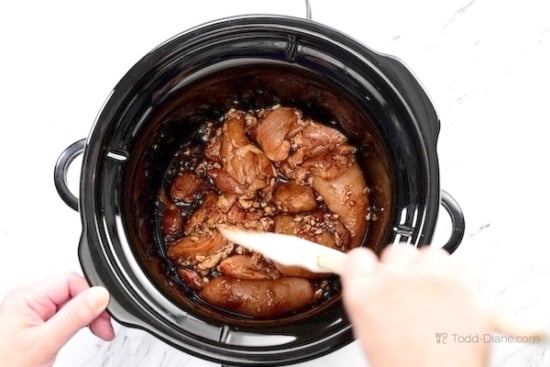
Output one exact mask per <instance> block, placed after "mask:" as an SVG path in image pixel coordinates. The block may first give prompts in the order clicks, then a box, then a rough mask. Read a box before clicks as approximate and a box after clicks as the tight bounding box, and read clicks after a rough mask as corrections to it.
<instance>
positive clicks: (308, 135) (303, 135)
mask: <svg viewBox="0 0 550 367" xmlns="http://www.w3.org/2000/svg"><path fill="white" fill-rule="evenodd" d="M346 141H347V139H346V137H345V136H344V135H343V134H342V133H341V132H339V131H338V130H336V129H333V128H331V127H328V126H325V125H322V124H319V123H316V122H312V121H309V122H308V125H307V126H306V127H305V128H304V129H303V130H302V131H301V132H299V133H298V134H297V135H296V136H295V137H294V138H293V139H292V141H291V143H292V152H291V154H290V156H289V157H288V159H287V160H285V161H284V162H281V165H280V170H281V172H282V173H283V174H284V175H285V177H288V178H291V179H294V180H296V181H298V182H307V179H308V178H309V177H310V176H320V177H323V178H325V179H333V178H335V177H337V176H338V175H340V174H342V173H343V172H344V171H345V170H346V169H347V168H348V167H349V166H351V164H352V163H353V159H354V158H353V153H355V150H356V149H355V148H354V147H353V146H351V145H347V144H345V143H346Z"/></svg>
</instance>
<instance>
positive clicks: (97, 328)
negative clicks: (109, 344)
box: [90, 311, 115, 341]
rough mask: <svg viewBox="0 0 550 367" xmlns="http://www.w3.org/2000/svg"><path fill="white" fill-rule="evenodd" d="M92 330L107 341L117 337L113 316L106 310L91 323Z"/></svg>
mask: <svg viewBox="0 0 550 367" xmlns="http://www.w3.org/2000/svg"><path fill="white" fill-rule="evenodd" d="M90 330H91V332H92V333H93V334H94V335H95V336H97V337H98V338H101V339H103V340H105V341H111V340H113V339H114V337H115V332H114V330H113V324H112V322H111V316H109V314H108V313H107V312H105V311H104V312H102V313H101V314H100V315H99V316H98V317H97V318H96V319H95V320H94V321H92V322H91V323H90Z"/></svg>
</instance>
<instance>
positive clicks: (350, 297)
mask: <svg viewBox="0 0 550 367" xmlns="http://www.w3.org/2000/svg"><path fill="white" fill-rule="evenodd" d="M377 266H378V259H377V257H376V255H375V254H374V253H373V252H372V251H370V250H368V249H365V248H356V249H353V250H351V251H350V252H349V253H348V254H347V256H346V262H345V263H344V269H343V272H342V275H341V279H342V284H343V290H342V296H343V300H344V304H345V306H346V308H347V310H348V313H349V314H350V315H352V316H354V315H357V314H358V313H360V312H361V310H362V308H363V305H364V302H365V299H364V296H365V294H366V293H368V290H369V288H370V287H372V286H373V282H372V276H373V274H375V271H376V268H377Z"/></svg>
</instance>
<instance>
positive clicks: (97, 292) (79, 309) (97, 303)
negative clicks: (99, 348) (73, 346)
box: [41, 287, 113, 351]
mask: <svg viewBox="0 0 550 367" xmlns="http://www.w3.org/2000/svg"><path fill="white" fill-rule="evenodd" d="M109 298H110V296H109V292H108V291H107V290H106V289H105V288H103V287H92V288H89V289H87V290H85V291H83V292H81V293H80V294H78V295H77V296H75V297H74V298H73V299H71V300H70V301H68V302H67V303H66V304H65V305H64V306H63V307H62V308H61V309H60V310H59V311H58V312H57V313H56V314H55V315H54V316H52V317H51V318H50V319H49V320H48V321H47V322H46V323H44V324H43V325H42V328H41V329H42V332H44V334H45V338H47V341H46V342H45V344H46V348H48V349H49V350H51V351H57V350H59V349H60V348H61V347H62V346H63V345H64V344H65V343H67V342H68V341H69V339H71V338H72V337H73V336H74V335H75V334H76V333H77V332H78V331H79V330H80V329H82V328H84V327H86V326H88V325H91V327H92V331H93V332H94V333H95V334H96V335H98V336H99V337H105V338H107V339H108V340H109V338H111V339H112V336H113V334H112V328H111V330H110V331H109V330H108V328H110V321H108V319H107V317H106V316H105V315H103V312H104V311H105V309H106V308H107V305H108V304H109Z"/></svg>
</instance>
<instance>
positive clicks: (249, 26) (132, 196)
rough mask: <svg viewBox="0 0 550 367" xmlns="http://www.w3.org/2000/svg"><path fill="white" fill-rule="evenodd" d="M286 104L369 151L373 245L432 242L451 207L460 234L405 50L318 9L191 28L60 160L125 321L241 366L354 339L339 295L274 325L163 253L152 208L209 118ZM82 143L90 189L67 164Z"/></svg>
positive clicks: (62, 188)
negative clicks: (188, 293)
mask: <svg viewBox="0 0 550 367" xmlns="http://www.w3.org/2000/svg"><path fill="white" fill-rule="evenodd" d="M273 103H282V104H288V105H293V106H298V107H300V108H301V109H303V110H305V111H306V112H308V113H310V114H313V115H315V116H317V117H318V118H320V119H324V120H329V121H330V122H331V123H333V124H336V125H337V126H338V128H339V129H340V130H341V131H344V132H345V133H346V135H347V136H348V137H349V138H350V140H351V141H352V142H353V143H354V144H355V145H356V146H357V147H358V148H359V153H358V161H359V162H360V164H361V165H362V167H363V168H364V169H365V172H368V181H369V183H370V186H371V194H372V195H373V200H374V201H373V202H374V207H375V209H376V215H377V220H376V221H372V222H371V225H370V227H369V229H368V232H367V235H366V236H365V239H364V241H363V246H367V247H370V248H372V249H374V250H375V251H377V252H380V251H381V249H382V248H383V247H385V246H387V245H391V244H394V243H398V242H406V243H409V244H411V245H414V246H422V245H427V244H429V243H430V241H431V239H432V235H433V233H434V229H435V226H436V221H437V217H438V210H439V206H440V204H442V205H443V207H444V208H445V209H447V211H448V212H449V214H450V216H451V219H452V222H453V229H452V234H451V238H450V239H449V241H448V243H447V244H445V245H444V248H445V249H446V250H447V251H449V252H453V251H454V250H455V249H456V248H457V246H458V245H459V244H460V241H461V240H462V235H463V233H464V219H463V215H462V212H461V211H460V208H459V207H458V205H457V204H456V202H455V201H454V200H453V199H452V198H451V197H450V196H449V195H448V194H446V193H445V192H443V191H442V190H441V189H440V185H439V167H438V158H437V152H436V143H437V137H438V132H439V128H440V125H439V120H438V117H437V114H436V112H435V110H434V108H433V106H432V104H431V102H430V100H429V99H428V97H427V95H426V93H425V92H424V90H423V89H422V87H421V86H420V84H419V83H418V82H417V80H416V79H415V78H414V77H413V75H412V74H411V72H410V71H409V70H408V69H407V68H406V67H405V66H404V65H403V64H402V63H401V62H400V61H398V60H396V59H395V58H393V57H390V56H386V55H381V54H379V53H376V52H374V51H372V50H370V49H368V48H366V47H365V46H363V45H362V44H360V43H358V42H356V41H354V40H353V39H351V38H349V37H348V36H346V35H344V34H342V33H340V32H339V31H337V30H334V29H331V28H329V27H327V26H325V25H322V24H319V23H316V22H313V21H311V20H304V19H299V18H292V17H282V16H244V17H237V18H228V19H223V20H219V21H215V22H212V23H208V24H205V25H202V26H200V27H198V28H194V29H191V30H189V31H186V32H184V33H182V34H179V35H177V36H176V37H174V38H172V39H170V40H168V41H166V42H165V43H163V44H161V45H160V46H158V47H157V48H155V49H154V50H152V51H151V52H150V53H149V54H147V55H146V56H145V57H143V58H142V59H141V60H139V61H138V62H137V63H136V64H135V66H134V67H132V68H131V69H130V70H129V71H128V73H127V74H126V75H125V76H124V77H123V78H122V79H121V80H120V82H119V83H118V84H117V85H116V87H115V88H114V90H113V91H112V93H111V94H110V95H109V97H108V99H107V101H106V103H105V105H104V106H103V108H102V110H101V112H100V114H99V116H98V118H97V120H96V122H95V124H94V126H93V128H92V131H91V133H90V135H89V136H88V138H87V139H84V140H81V141H78V142H76V143H75V144H73V145H71V146H70V147H68V148H67V149H66V150H65V151H64V152H63V153H62V154H61V156H60V158H59V160H58V162H57V164H56V168H55V183H56V187H57V189H58V192H59V194H60V196H61V198H62V199H63V200H64V201H65V202H66V203H67V204H68V205H69V206H70V207H72V208H73V209H75V210H78V211H79V212H80V215H81V218H82V226H83V230H82V237H81V239H80V246H79V258H80V262H81V266H82V269H83V272H84V274H85V275H86V277H87V278H88V280H89V282H90V283H91V284H93V285H102V286H105V287H106V288H107V289H109V291H110V292H111V294H112V299H111V303H110V305H109V308H108V310H109V312H110V313H111V315H112V316H113V317H114V318H115V319H116V320H117V321H118V322H120V323H121V324H124V325H127V326H130V327H136V328H141V329H144V330H146V331H148V332H149V333H151V334H153V335H155V336H156V337H158V338H159V339H161V340H163V341H165V342H167V343H169V344H170V345H172V346H174V347H176V348H179V349H180V350H182V351H185V352H187V353H189V354H192V355H194V356H197V357H200V358H203V359H207V360H211V361H216V362H219V363H222V364H227V365H242V366H262V365H264V366H267V365H269V366H272V365H285V364H292V363H298V362H301V361H305V360H309V359H313V358H317V357H320V356H322V355H325V354H327V353H330V352H332V351H334V350H336V349H338V348H340V347H342V346H344V345H346V344H348V343H350V342H351V341H352V340H353V335H352V330H351V326H350V323H349V321H348V320H347V318H346V315H345V313H344V310H343V307H342V304H341V302H340V300H339V299H336V300H334V301H333V302H329V303H328V304H327V305H325V306H324V307H322V308H321V309H320V310H315V311H311V312H308V313H305V314H299V315H295V316H292V317H289V318H287V319H285V320H279V321H274V322H255V321H253V320H252V321H250V320H248V321H247V320H239V319H238V318H231V317H219V315H217V314H216V313H215V312H214V313H212V312H209V311H208V309H206V308H205V309H202V310H201V309H197V308H196V307H195V306H194V305H193V304H192V303H190V302H189V301H188V299H186V297H185V296H182V293H181V292H179V291H178V285H177V284H174V282H173V281H172V280H171V279H170V276H169V270H170V269H169V266H167V265H166V263H165V262H164V261H163V259H162V256H159V255H158V252H157V251H156V250H155V249H156V248H157V247H156V246H158V243H156V242H157V241H156V239H155V235H154V228H152V224H151V221H150V220H149V219H148V218H150V211H151V210H152V207H153V205H154V203H153V202H154V195H155V194H156V192H157V191H158V187H159V186H158V185H159V184H160V180H161V177H162V173H163V171H164V170H165V169H166V167H167V165H168V163H169V157H170V156H171V154H173V152H174V150H175V149H177V147H178V145H179V144H180V143H181V142H182V141H183V140H185V139H186V138H187V137H188V136H189V134H190V133H191V131H192V130H193V126H195V123H196V122H197V121H200V120H204V119H205V118H215V117H216V116H218V115H219V113H220V111H225V110H226V109H227V108H230V107H232V106H233V107H234V106H239V107H242V108H250V107H261V106H266V105H270V104H273ZM217 114H218V115H217ZM81 153H83V154H84V156H83V162H82V170H81V178H80V194H79V198H78V199H77V198H76V197H75V196H74V195H73V194H72V193H71V192H70V191H69V190H68V188H67V184H66V173H67V169H68V167H69V165H70V164H71V162H72V161H73V159H74V158H75V157H76V156H77V155H79V154H81ZM167 273H168V276H167Z"/></svg>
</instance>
